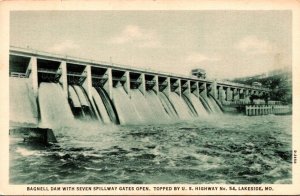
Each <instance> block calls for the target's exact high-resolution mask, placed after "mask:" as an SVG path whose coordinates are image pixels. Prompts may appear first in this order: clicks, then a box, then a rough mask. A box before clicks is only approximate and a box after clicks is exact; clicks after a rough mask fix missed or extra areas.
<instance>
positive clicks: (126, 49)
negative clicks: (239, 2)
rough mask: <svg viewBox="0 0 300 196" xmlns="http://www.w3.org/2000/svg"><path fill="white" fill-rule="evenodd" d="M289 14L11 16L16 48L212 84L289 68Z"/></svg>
mask: <svg viewBox="0 0 300 196" xmlns="http://www.w3.org/2000/svg"><path fill="white" fill-rule="evenodd" d="M291 31H292V14H291V12H290V11H13V12H11V13H10V45H12V46H17V47H24V48H27V47H28V48H31V49H36V50H41V51H46V52H51V53H55V54H62V55H69V56H75V57H82V58H87V59H93V60H100V61H107V62H110V60H111V61H112V62H113V63H120V64H124V65H130V66H135V67H141V68H149V69H152V70H156V71H165V72H171V73H179V74H184V75H189V74H190V70H191V69H193V68H203V69H205V70H206V72H207V76H208V78H218V79H232V78H235V77H243V76H251V75H256V74H261V73H265V72H268V71H271V70H274V69H278V68H282V67H285V66H291V63H292V59H291V58H292V34H291Z"/></svg>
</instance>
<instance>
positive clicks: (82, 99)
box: [9, 47, 270, 128]
mask: <svg viewBox="0 0 300 196" xmlns="http://www.w3.org/2000/svg"><path fill="white" fill-rule="evenodd" d="M9 55H10V60H9V75H10V84H9V85H10V123H11V126H14V127H18V126H21V127H45V128H55V127H59V126H62V125H63V126H68V125H72V124H74V122H75V121H76V120H77V119H80V120H82V121H94V122H96V123H100V124H111V123H113V124H149V123H164V122H168V121H174V120H178V119H180V120H187V119H194V118H201V117H204V116H206V115H209V114H210V113H222V105H230V104H232V103H236V102H239V103H250V96H251V95H256V96H258V97H259V96H261V97H263V96H268V94H269V92H270V90H269V89H267V88H263V87H261V86H250V85H244V84H239V83H232V82H228V81H216V80H209V79H206V78H195V77H192V76H191V77H189V76H183V75H178V74H171V73H164V72H157V71H151V70H147V69H139V68H133V67H129V66H123V65H118V64H112V63H107V62H100V61H91V60H86V59H80V58H73V57H67V56H59V55H54V54H49V53H45V52H37V51H33V50H30V49H23V48H16V47H11V48H10V52H9Z"/></svg>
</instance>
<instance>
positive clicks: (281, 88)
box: [234, 73, 292, 104]
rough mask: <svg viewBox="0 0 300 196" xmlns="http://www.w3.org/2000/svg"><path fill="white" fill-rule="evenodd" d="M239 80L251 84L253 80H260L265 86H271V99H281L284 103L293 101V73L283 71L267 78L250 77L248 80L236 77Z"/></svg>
mask: <svg viewBox="0 0 300 196" xmlns="http://www.w3.org/2000/svg"><path fill="white" fill-rule="evenodd" d="M234 82H239V83H243V84H247V85H251V84H252V83H253V82H260V83H261V84H262V86H263V87H266V88H270V89H271V90H272V91H271V93H270V100H274V101H281V102H282V103H283V104H291V103H292V74H291V73H281V74H279V75H273V76H268V77H265V78H249V79H247V80H243V79H236V80H234Z"/></svg>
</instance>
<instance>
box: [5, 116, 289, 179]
mask: <svg viewBox="0 0 300 196" xmlns="http://www.w3.org/2000/svg"><path fill="white" fill-rule="evenodd" d="M291 119H292V118H291V116H275V115H268V116H256V117H247V116H226V115H222V116H209V117H207V118H205V119H201V120H196V121H185V122H175V123H173V124H168V125H165V124H160V125H143V126H137V125H135V126H102V127H100V128H99V127H98V125H95V126H91V124H89V125H81V126H80V128H78V127H77V128H70V127H69V128H67V127H65V128H61V129H57V130H54V133H55V135H56V136H57V140H58V141H59V143H58V144H55V145H51V146H48V147H46V146H40V145H36V144H29V143H26V142H23V140H22V139H20V138H14V137H11V138H10V183H11V184H73V183H76V184H119V183H126V184H156V183H160V184H172V183H178V184H181V183H182V184H183V183H184V184H186V183H188V184H208V183H226V184H261V183H280V184H281V183H292V134H291V133H292V131H291V127H292V126H291V125H292V120H291ZM97 127H98V128H97Z"/></svg>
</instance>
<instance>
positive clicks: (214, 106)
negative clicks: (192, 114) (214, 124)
mask: <svg viewBox="0 0 300 196" xmlns="http://www.w3.org/2000/svg"><path fill="white" fill-rule="evenodd" d="M205 100H206V102H207V103H208V105H209V106H210V109H211V110H212V112H213V113H222V110H221V109H220V107H219V106H218V104H217V103H216V101H215V100H214V99H213V98H212V97H210V96H207V98H206V99H205Z"/></svg>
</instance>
